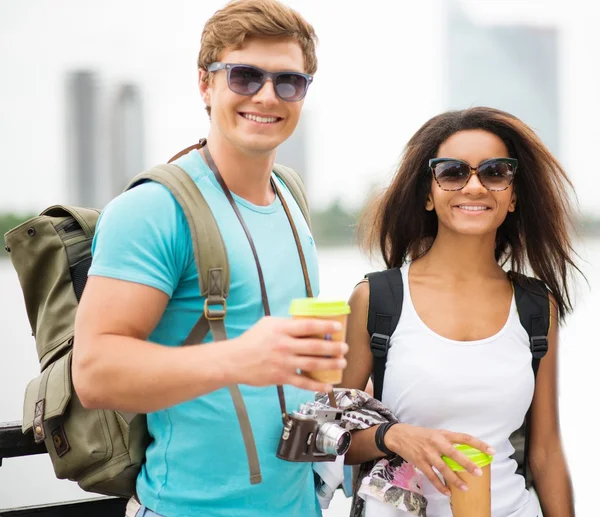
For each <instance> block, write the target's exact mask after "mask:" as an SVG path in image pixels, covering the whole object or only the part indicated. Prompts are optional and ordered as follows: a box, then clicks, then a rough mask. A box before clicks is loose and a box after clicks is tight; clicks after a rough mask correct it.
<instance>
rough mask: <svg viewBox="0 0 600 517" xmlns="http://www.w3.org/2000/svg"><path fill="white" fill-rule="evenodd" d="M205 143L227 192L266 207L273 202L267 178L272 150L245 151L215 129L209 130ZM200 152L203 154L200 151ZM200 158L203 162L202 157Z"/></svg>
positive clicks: (272, 160)
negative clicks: (262, 151) (260, 151)
mask: <svg viewBox="0 0 600 517" xmlns="http://www.w3.org/2000/svg"><path fill="white" fill-rule="evenodd" d="M206 145H207V146H208V150H209V151H210V154H211V156H212V159H213V161H214V162H215V165H216V166H217V168H218V169H219V173H220V174H221V176H222V177H223V180H225V184H226V185H227V187H228V188H229V190H231V192H233V193H234V194H236V195H238V196H240V197H242V198H244V199H246V200H247V201H249V202H250V203H253V204H255V205H259V206H268V205H270V204H271V203H272V202H273V201H274V199H275V193H274V192H273V189H272V188H271V184H270V179H271V171H272V170H273V163H274V162H275V151H273V152H272V153H255V154H252V153H246V152H244V151H243V150H242V149H239V148H238V147H236V146H234V145H233V144H232V143H231V142H229V141H228V140H227V139H225V138H223V137H222V136H221V135H219V134H218V133H217V132H215V131H211V132H210V134H209V136H208V138H207V144H206ZM200 152H201V153H202V155H203V157H204V153H203V152H202V150H201V151H200ZM204 159H205V161H206V157H204Z"/></svg>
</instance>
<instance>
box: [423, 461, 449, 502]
mask: <svg viewBox="0 0 600 517" xmlns="http://www.w3.org/2000/svg"><path fill="white" fill-rule="evenodd" d="M419 470H420V471H421V472H422V473H423V474H425V477H426V478H427V479H428V480H429V481H430V483H431V484H432V485H433V486H434V487H435V488H436V489H437V490H438V492H440V493H441V494H443V495H445V496H448V497H450V490H449V489H448V487H447V486H446V485H444V483H443V482H442V480H441V479H440V478H439V476H438V475H437V474H436V473H435V471H434V470H433V468H431V466H430V465H427V463H425V465H424V467H423V468H420V469H419Z"/></svg>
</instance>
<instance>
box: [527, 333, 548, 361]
mask: <svg viewBox="0 0 600 517" xmlns="http://www.w3.org/2000/svg"><path fill="white" fill-rule="evenodd" d="M547 351H548V338H547V337H546V336H531V354H532V355H533V358H534V359H541V358H542V357H544V356H545V355H546V352H547Z"/></svg>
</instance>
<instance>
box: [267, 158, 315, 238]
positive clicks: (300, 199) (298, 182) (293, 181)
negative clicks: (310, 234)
mask: <svg viewBox="0 0 600 517" xmlns="http://www.w3.org/2000/svg"><path fill="white" fill-rule="evenodd" d="M273 172H275V174H276V175H277V176H278V177H279V178H281V181H283V183H284V184H285V186H286V187H287V188H288V189H289V191H290V192H291V193H292V196H294V199H295V201H296V203H298V206H299V207H300V210H301V211H302V215H303V216H304V219H305V220H306V224H308V227H309V228H310V229H311V230H312V228H311V224H310V212H309V210H308V200H307V198H306V189H305V188H304V182H303V181H302V178H301V177H300V174H298V173H297V172H296V171H295V170H294V169H291V168H290V167H285V166H284V165H279V164H277V163H276V164H275V165H274V166H273Z"/></svg>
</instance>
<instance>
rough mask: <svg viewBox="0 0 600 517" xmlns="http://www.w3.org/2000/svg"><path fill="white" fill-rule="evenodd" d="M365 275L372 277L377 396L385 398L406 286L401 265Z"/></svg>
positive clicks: (370, 324) (371, 323)
mask: <svg viewBox="0 0 600 517" xmlns="http://www.w3.org/2000/svg"><path fill="white" fill-rule="evenodd" d="M365 277H366V278H368V279H369V316H368V320H367V330H368V332H369V336H370V337H371V342H370V344H371V353H372V354H373V376H372V377H373V395H374V397H375V398H376V399H377V400H381V395H382V393H383V379H384V376H385V365H386V361H387V354H388V350H389V348H390V338H391V336H392V334H393V333H394V330H395V329H396V326H397V325H398V321H399V320H400V314H401V313H402V302H403V300H404V285H403V282H402V272H401V271H400V269H399V268H394V269H387V270H385V271H377V272H375V273H369V274H367V275H365Z"/></svg>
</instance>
